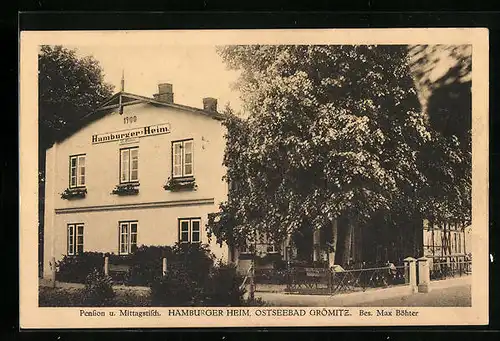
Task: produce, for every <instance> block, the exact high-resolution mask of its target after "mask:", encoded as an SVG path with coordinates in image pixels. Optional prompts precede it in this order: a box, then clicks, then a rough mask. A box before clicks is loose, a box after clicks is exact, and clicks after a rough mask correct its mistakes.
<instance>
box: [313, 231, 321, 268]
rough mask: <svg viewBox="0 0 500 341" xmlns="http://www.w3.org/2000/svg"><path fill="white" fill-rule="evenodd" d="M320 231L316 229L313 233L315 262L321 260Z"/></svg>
mask: <svg viewBox="0 0 500 341" xmlns="http://www.w3.org/2000/svg"><path fill="white" fill-rule="evenodd" d="M320 233H321V232H320V230H319V229H315V230H314V231H313V262H317V261H319V260H320V259H321V255H320V251H319V247H320V242H321V241H320V235H321V234H320Z"/></svg>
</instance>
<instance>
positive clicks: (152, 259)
mask: <svg viewBox="0 0 500 341" xmlns="http://www.w3.org/2000/svg"><path fill="white" fill-rule="evenodd" d="M163 257H166V258H167V261H168V260H171V259H172V258H173V257H172V247H170V246H145V245H143V246H140V247H139V248H137V250H136V251H135V252H134V253H133V254H132V256H131V261H130V265H131V268H130V273H129V276H128V280H127V284H130V285H144V286H149V285H151V284H152V283H153V282H154V279H155V278H157V277H160V276H161V275H162V261H163Z"/></svg>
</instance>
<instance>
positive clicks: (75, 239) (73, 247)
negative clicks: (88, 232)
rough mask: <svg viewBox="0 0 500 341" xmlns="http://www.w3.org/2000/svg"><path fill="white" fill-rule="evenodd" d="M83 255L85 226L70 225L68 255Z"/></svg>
mask: <svg viewBox="0 0 500 341" xmlns="http://www.w3.org/2000/svg"><path fill="white" fill-rule="evenodd" d="M81 253H83V224H68V255H70V256H72V255H78V254H81Z"/></svg>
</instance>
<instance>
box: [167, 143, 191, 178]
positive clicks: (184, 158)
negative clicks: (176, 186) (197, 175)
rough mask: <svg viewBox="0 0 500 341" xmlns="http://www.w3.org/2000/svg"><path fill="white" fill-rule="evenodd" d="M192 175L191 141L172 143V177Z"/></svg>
mask: <svg viewBox="0 0 500 341" xmlns="http://www.w3.org/2000/svg"><path fill="white" fill-rule="evenodd" d="M193 174H194V172H193V139H189V140H183V141H174V142H172V177H173V178H182V177H190V176H193Z"/></svg>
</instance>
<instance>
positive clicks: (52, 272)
mask: <svg viewBox="0 0 500 341" xmlns="http://www.w3.org/2000/svg"><path fill="white" fill-rule="evenodd" d="M50 282H51V283H50V284H51V285H52V287H53V288H55V287H56V257H52V258H51V259H50Z"/></svg>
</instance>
